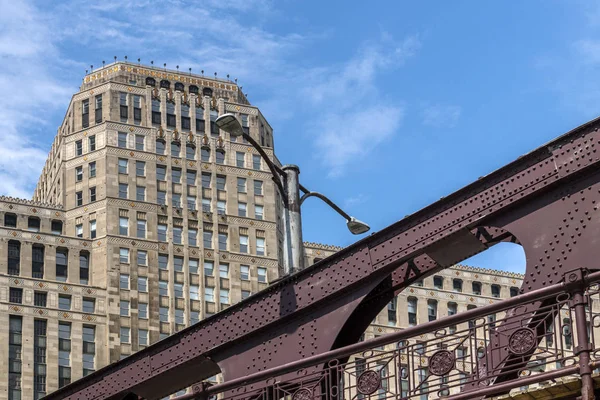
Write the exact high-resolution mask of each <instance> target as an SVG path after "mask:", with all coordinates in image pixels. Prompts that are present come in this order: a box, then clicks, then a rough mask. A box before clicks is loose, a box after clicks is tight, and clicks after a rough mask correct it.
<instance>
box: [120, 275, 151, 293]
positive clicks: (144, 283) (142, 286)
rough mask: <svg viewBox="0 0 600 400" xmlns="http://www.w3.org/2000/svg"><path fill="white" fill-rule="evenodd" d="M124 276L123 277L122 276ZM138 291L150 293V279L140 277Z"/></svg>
mask: <svg viewBox="0 0 600 400" xmlns="http://www.w3.org/2000/svg"><path fill="white" fill-rule="evenodd" d="M121 276H123V275H121ZM127 278H128V279H127V282H128V283H129V277H127ZM137 290H138V292H144V293H148V278H147V277H145V276H138V280H137Z"/></svg>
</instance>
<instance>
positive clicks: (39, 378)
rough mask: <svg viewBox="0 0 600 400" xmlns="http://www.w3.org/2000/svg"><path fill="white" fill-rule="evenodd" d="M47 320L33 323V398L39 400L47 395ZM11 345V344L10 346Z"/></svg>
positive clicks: (38, 320) (37, 320)
mask: <svg viewBox="0 0 600 400" xmlns="http://www.w3.org/2000/svg"><path fill="white" fill-rule="evenodd" d="M9 326H10V322H9ZM47 328H48V324H47V322H46V320H43V319H36V320H34V322H33V332H34V338H33V354H34V358H33V363H34V365H33V382H34V383H33V398H34V399H35V400H39V399H41V398H42V397H44V396H45V395H46V347H47V344H46V334H47ZM10 344H11V343H10V342H9V345H10Z"/></svg>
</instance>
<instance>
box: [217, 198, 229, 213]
mask: <svg viewBox="0 0 600 400" xmlns="http://www.w3.org/2000/svg"><path fill="white" fill-rule="evenodd" d="M226 209H227V204H226V203H225V200H217V214H219V215H224V214H225V211H226Z"/></svg>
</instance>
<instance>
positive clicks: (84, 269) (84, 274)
mask: <svg viewBox="0 0 600 400" xmlns="http://www.w3.org/2000/svg"><path fill="white" fill-rule="evenodd" d="M89 282H90V253H88V252H87V251H81V252H79V283H81V284H82V285H87V284H88V283H89Z"/></svg>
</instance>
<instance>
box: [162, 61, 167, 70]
mask: <svg viewBox="0 0 600 400" xmlns="http://www.w3.org/2000/svg"><path fill="white" fill-rule="evenodd" d="M163 66H164V67H165V71H166V70H167V63H164V64H163Z"/></svg>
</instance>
